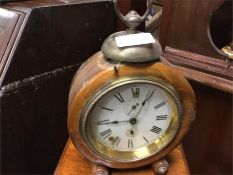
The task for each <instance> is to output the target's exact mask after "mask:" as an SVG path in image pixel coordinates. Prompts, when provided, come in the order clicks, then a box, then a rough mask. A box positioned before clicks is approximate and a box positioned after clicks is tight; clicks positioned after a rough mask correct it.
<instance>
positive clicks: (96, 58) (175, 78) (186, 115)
mask: <svg viewBox="0 0 233 175" xmlns="http://www.w3.org/2000/svg"><path fill="white" fill-rule="evenodd" d="M138 76H152V77H156V78H159V79H162V80H164V81H165V82H167V83H169V84H170V85H172V86H173V87H174V88H175V89H176V91H177V92H178V94H179V96H180V97H181V101H182V105H183V109H184V111H183V116H182V119H181V125H180V128H179V130H178V132H177V134H176V135H175V137H174V138H173V140H172V141H171V142H170V143H169V144H168V145H167V146H166V147H165V148H163V149H162V150H161V151H159V152H158V153H156V154H154V155H153V156H150V157H147V158H145V159H143V160H138V161H134V162H124V163H121V162H111V161H109V160H108V161H107V160H104V159H101V157H98V156H97V155H96V154H95V153H93V152H92V151H91V150H90V149H89V148H88V145H86V142H85V141H84V140H83V139H82V137H81V135H80V132H79V126H80V114H81V112H82V109H83V108H84V106H85V104H86V103H87V102H88V100H89V99H90V98H91V97H92V96H93V95H94V94H95V93H96V92H97V91H98V90H99V89H100V88H101V87H103V86H104V85H106V84H107V83H111V82H113V81H115V80H117V79H119V78H123V77H138ZM68 111H69V114H68V130H69V135H70V138H71V140H72V142H73V143H74V145H75V146H76V148H77V149H78V150H79V151H80V152H81V153H82V154H83V155H84V156H85V157H86V158H88V159H89V160H90V161H92V162H94V163H97V164H102V165H106V166H108V167H112V168H134V167H139V166H143V165H146V164H150V163H153V162H155V161H157V160H159V159H161V158H162V157H164V156H165V155H166V154H168V153H169V152H170V151H171V150H172V149H173V148H175V147H176V146H177V145H178V144H179V143H180V142H181V140H182V138H183V137H184V135H185V134H186V132H187V131H188V130H189V128H190V124H191V122H192V121H193V120H194V116H195V95H194V92H193V90H192V88H191V86H190V84H189V83H188V81H187V80H186V79H185V78H184V77H183V76H182V75H181V74H180V73H179V72H177V71H176V70H174V69H173V68H171V67H170V66H168V65H165V64H164V63H161V62H157V63H152V62H150V63H140V64H136V63H122V64H117V63H114V62H111V61H107V60H106V58H105V57H104V55H103V54H102V53H101V52H98V53H96V54H95V55H93V56H92V57H90V58H89V59H88V60H87V61H86V62H85V63H84V64H83V65H82V66H81V67H80V69H79V70H78V71H77V73H76V75H75V77H74V79H73V82H72V85H71V89H70V94H69V104H68Z"/></svg>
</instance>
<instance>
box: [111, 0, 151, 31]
mask: <svg viewBox="0 0 233 175" xmlns="http://www.w3.org/2000/svg"><path fill="white" fill-rule="evenodd" d="M113 2H114V8H115V11H116V14H117V16H118V17H119V18H120V19H121V20H122V21H123V22H125V23H126V25H127V26H128V27H129V28H130V29H133V30H134V29H135V28H136V27H138V26H139V25H140V24H141V23H142V22H143V21H145V20H146V18H147V16H148V15H149V13H150V10H151V8H152V0H147V9H146V11H145V13H144V14H143V16H140V15H139V14H138V13H137V12H136V11H135V10H131V11H130V12H128V14H127V15H125V16H124V15H122V13H121V12H120V10H119V8H118V0H114V1H113Z"/></svg>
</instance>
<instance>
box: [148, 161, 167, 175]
mask: <svg viewBox="0 0 233 175" xmlns="http://www.w3.org/2000/svg"><path fill="white" fill-rule="evenodd" d="M168 167H169V164H168V162H167V160H166V159H162V160H159V161H157V162H155V163H153V164H152V168H153V170H154V172H155V174H159V175H163V174H166V173H167V171H168Z"/></svg>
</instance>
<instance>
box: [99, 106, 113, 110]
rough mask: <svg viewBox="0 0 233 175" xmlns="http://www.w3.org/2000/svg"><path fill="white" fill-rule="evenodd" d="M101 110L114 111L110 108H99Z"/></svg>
mask: <svg viewBox="0 0 233 175" xmlns="http://www.w3.org/2000/svg"><path fill="white" fill-rule="evenodd" d="M101 109H104V110H107V111H114V110H113V109H111V108H106V107H101Z"/></svg>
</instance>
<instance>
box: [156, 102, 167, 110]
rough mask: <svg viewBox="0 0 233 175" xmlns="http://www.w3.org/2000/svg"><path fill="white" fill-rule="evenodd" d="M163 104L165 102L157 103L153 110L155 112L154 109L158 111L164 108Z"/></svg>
mask: <svg viewBox="0 0 233 175" xmlns="http://www.w3.org/2000/svg"><path fill="white" fill-rule="evenodd" d="M165 104H166V102H165V101H163V102H161V103H159V104H158V105H156V106H155V107H154V108H155V110H156V109H158V108H160V107H162V106H164V105H165Z"/></svg>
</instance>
